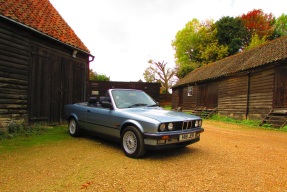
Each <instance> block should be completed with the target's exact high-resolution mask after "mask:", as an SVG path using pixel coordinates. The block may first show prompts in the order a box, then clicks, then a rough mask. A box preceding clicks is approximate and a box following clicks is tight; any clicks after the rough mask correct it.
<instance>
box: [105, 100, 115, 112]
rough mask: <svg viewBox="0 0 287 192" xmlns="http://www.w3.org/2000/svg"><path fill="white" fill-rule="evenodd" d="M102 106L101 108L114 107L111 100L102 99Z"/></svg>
mask: <svg viewBox="0 0 287 192" xmlns="http://www.w3.org/2000/svg"><path fill="white" fill-rule="evenodd" d="M102 107H103V108H108V109H111V110H112V109H114V107H113V105H112V103H111V102H108V101H102Z"/></svg>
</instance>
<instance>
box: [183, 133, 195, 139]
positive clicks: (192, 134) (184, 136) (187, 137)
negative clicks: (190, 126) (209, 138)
mask: <svg viewBox="0 0 287 192" xmlns="http://www.w3.org/2000/svg"><path fill="white" fill-rule="evenodd" d="M194 137H195V133H188V134H182V135H179V140H180V141H184V140H190V139H193V138H194Z"/></svg>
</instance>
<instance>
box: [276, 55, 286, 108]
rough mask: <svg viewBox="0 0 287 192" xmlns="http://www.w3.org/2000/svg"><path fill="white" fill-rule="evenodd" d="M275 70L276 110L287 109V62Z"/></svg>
mask: <svg viewBox="0 0 287 192" xmlns="http://www.w3.org/2000/svg"><path fill="white" fill-rule="evenodd" d="M283 63H284V64H285V65H282V66H279V67H277V68H276V69H275V85H274V101H273V107H274V108H287V61H284V62H283Z"/></svg>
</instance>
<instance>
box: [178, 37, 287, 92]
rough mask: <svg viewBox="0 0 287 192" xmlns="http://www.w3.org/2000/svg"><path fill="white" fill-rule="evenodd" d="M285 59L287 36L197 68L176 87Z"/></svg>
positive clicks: (286, 55)
mask: <svg viewBox="0 0 287 192" xmlns="http://www.w3.org/2000/svg"><path fill="white" fill-rule="evenodd" d="M284 59H287V36H283V37H281V38H278V39H275V40H273V41H270V42H268V43H266V44H264V45H261V46H259V47H257V48H254V49H252V50H249V51H246V52H242V53H238V54H236V55H233V56H230V57H226V58H224V59H222V60H220V61H216V62H214V63H210V64H208V65H205V66H203V67H200V68H197V69H195V70H193V71H192V72H190V73H189V74H188V75H186V76H185V77H184V78H182V79H180V80H179V81H178V83H177V84H176V85H175V86H174V87H179V86H184V85H188V84H193V83H197V82H200V81H205V80H211V79H216V78H220V77H224V76H229V75H232V74H234V73H237V72H241V71H245V70H249V69H252V68H256V67H260V66H263V65H267V64H270V63H273V62H276V61H279V60H284ZM286 64H287V63H286Z"/></svg>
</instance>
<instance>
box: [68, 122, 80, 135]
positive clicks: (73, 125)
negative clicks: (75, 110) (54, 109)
mask: <svg viewBox="0 0 287 192" xmlns="http://www.w3.org/2000/svg"><path fill="white" fill-rule="evenodd" d="M68 130H69V133H70V135H71V136H72V137H79V136H80V134H81V130H80V128H79V126H78V123H77V121H76V120H75V119H74V118H71V119H70V120H69V126H68Z"/></svg>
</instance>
